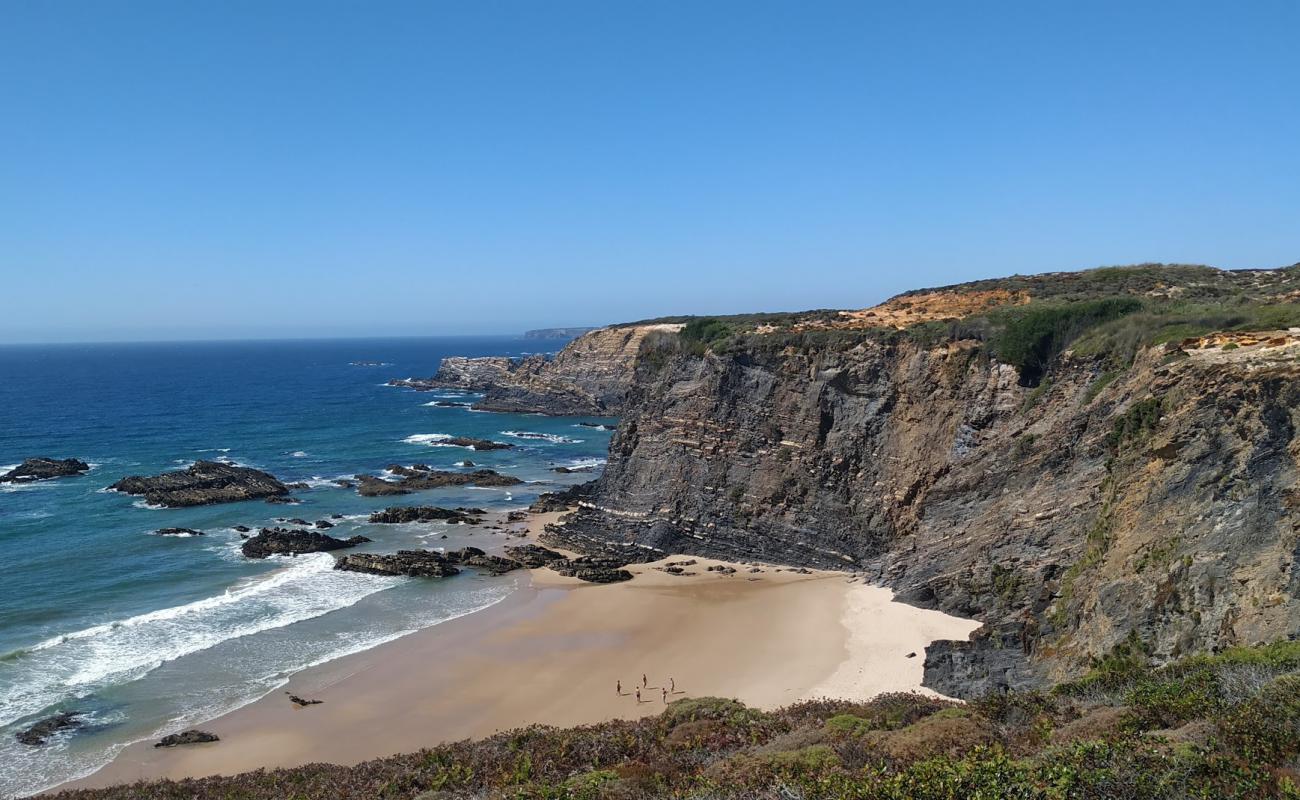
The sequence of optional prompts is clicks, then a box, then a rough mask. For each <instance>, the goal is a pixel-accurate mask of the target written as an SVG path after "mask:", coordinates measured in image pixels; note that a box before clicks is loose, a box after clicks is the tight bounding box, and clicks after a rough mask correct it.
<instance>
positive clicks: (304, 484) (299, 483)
mask: <svg viewBox="0 0 1300 800" xmlns="http://www.w3.org/2000/svg"><path fill="white" fill-rule="evenodd" d="M285 486H286V487H288V488H290V489H310V488H311V484H310V483H307V482H306V481H296V482H294V483H286V484H285Z"/></svg>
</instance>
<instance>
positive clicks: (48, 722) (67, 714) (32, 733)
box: [16, 711, 84, 747]
mask: <svg viewBox="0 0 1300 800" xmlns="http://www.w3.org/2000/svg"><path fill="white" fill-rule="evenodd" d="M82 716H83V714H82V713H81V712H80V711H60V712H59V713H57V714H53V715H51V716H48V717H46V718H45V719H42V720H40V721H38V722H36V723H35V724H33V725H31V726H29V727H27V728H24V729H23V730H21V731H19V732H18V733H17V734H16V737H17V739H18V741H19V742H21V743H22V744H25V745H30V746H32V747H39V746H40V745H43V744H45V743H46V742H48V741H49V740H50V737H52V736H54V735H55V734H56V733H58V732H60V731H66V730H72V729H74V728H79V727H81V726H82V725H83V724H84V722H83V720H82V719H81V718H82Z"/></svg>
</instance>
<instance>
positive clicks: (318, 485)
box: [303, 475, 355, 489]
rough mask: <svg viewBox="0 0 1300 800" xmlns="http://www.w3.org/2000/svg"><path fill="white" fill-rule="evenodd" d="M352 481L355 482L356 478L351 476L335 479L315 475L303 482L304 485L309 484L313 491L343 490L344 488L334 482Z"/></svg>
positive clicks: (336, 476) (336, 477) (338, 476)
mask: <svg viewBox="0 0 1300 800" xmlns="http://www.w3.org/2000/svg"><path fill="white" fill-rule="evenodd" d="M351 480H355V478H354V477H353V476H351V475H335V476H334V477H333V478H323V477H321V476H320V475H313V476H311V477H310V478H306V479H305V480H303V483H305V484H307V485H308V486H310V487H311V488H313V489H341V488H343V487H341V486H339V485H338V484H337V483H335V482H334V481H351Z"/></svg>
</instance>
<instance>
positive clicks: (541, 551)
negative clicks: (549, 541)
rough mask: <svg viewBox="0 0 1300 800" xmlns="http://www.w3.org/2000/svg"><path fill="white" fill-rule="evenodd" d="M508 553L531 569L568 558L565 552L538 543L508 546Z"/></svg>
mask: <svg viewBox="0 0 1300 800" xmlns="http://www.w3.org/2000/svg"><path fill="white" fill-rule="evenodd" d="M506 555H507V556H509V557H511V558H513V559H514V560H515V561H518V562H519V563H521V564H523V565H524V566H525V567H528V568H529V569H537V568H538V567H545V566H547V565H549V564H552V563H555V562H557V561H565V560H567V559H565V557H564V555H563V554H561V553H557V552H555V551H554V550H550V549H548V548H545V547H542V546H541V545H537V544H521V545H519V546H518V547H507V548H506Z"/></svg>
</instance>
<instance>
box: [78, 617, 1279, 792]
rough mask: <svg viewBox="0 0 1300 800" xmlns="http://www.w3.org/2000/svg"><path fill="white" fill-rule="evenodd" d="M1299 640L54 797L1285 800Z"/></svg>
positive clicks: (1127, 653)
mask: <svg viewBox="0 0 1300 800" xmlns="http://www.w3.org/2000/svg"><path fill="white" fill-rule="evenodd" d="M1298 757H1300V643H1296V642H1283V643H1279V644H1275V645H1270V646H1267V647H1256V648H1237V649H1233V650H1229V651H1226V652H1223V653H1219V654H1216V655H1205V656H1196V657H1192V658H1188V659H1184V660H1182V661H1179V662H1175V663H1173V664H1170V665H1167V666H1164V667H1160V668H1151V667H1148V666H1146V663H1145V660H1144V656H1143V652H1142V649H1141V648H1140V647H1137V646H1135V645H1129V646H1126V647H1124V648H1121V651H1117V653H1116V654H1115V655H1114V656H1112V657H1111V658H1110V659H1107V660H1104V661H1102V662H1100V663H1099V664H1098V665H1097V669H1096V670H1094V671H1093V672H1092V673H1091V674H1089V675H1087V676H1085V677H1083V678H1082V679H1080V680H1078V681H1074V682H1071V683H1068V684H1063V685H1061V686H1058V687H1056V689H1054V690H1053V691H1051V692H1046V693H1044V692H1033V691H1027V692H1011V693H1006V694H997V695H990V696H988V697H985V698H981V699H979V700H976V701H974V702H971V703H968V704H958V703H954V702H950V701H946V700H940V699H936V698H931V697H925V696H922V695H919V694H890V695H882V696H881V697H878V698H876V699H875V700H873V701H871V702H868V703H856V702H849V701H839V700H816V701H810V702H805V703H800V704H797V705H794V706H790V707H787V708H783V709H780V710H777V711H771V712H764V711H759V710H756V709H752V708H747V707H745V706H744V705H742V704H740V703H738V702H736V701H734V700H727V699H721V698H707V697H706V698H689V699H683V700H678V701H676V702H674V703H671V704H670V705H669V706H668V708H667V709H666V710H665V711H664V712H663V713H662V714H660V715H659V716H657V717H649V718H646V719H642V720H638V721H634V722H628V721H614V722H607V723H602V724H599V725H589V726H584V727H578V728H567V729H557V728H548V727H542V726H532V727H528V728H522V729H519V730H515V731H510V732H507V733H502V734H498V735H496V736H493V737H491V738H488V739H484V740H482V741H464V742H456V743H453V744H447V745H441V746H439V747H436V748H433V749H430V750H422V751H420V752H418V753H412V754H408V755H400V756H393V757H391V758H383V759H376V760H373V761H367V762H364V763H362V764H358V765H356V766H352V767H340V766H332V765H322V764H317V765H310V766H305V767H297V768H293V769H277V770H264V771H257V772H250V773H245V774H243V775H236V776H232V777H217V778H204V779H200V780H186V781H159V782H154V783H139V784H135V785H132V786H121V787H115V788H111V789H102V790H85V791H76V792H65V793H62V794H60V795H57V797H60V798H64V800H74V799H75V800H83V799H84V800H89V799H90V798H96V800H110V799H113V798H133V799H134V798H142V799H144V800H152V799H153V798H168V799H169V800H170V799H173V798H175V799H176V800H179V799H180V798H187V799H188V798H223V799H224V798H231V799H234V798H239V799H240V800H258V799H260V798H267V799H268V800H270V799H271V798H276V799H277V800H278V799H279V798H298V799H299V800H311V799H313V798H358V799H359V798H419V799H420V800H435V799H436V798H520V800H562V799H563V800H570V799H572V800H602V799H604V798H609V799H610V800H619V799H622V800H634V799H635V798H651V797H673V798H699V799H700V800H704V798H772V800H776V798H782V799H783V800H799V799H800V798H809V799H810V800H811V799H812V798H861V800H981V799H983V800H994V799H995V798H996V799H997V800H1004V799H1013V800H1014V799H1017V798H1023V799H1024V800H1076V799H1082V798H1097V800H1102V798H1107V799H1115V800H1126V799H1128V798H1132V800H1139V799H1140V800H1165V799H1168V800H1175V798H1204V799H1205V800H1211V799H1212V798H1213V799H1216V800H1217V798H1241V799H1242V800H1246V799H1247V798H1290V799H1294V800H1300V790H1297V788H1296V786H1297V776H1300V760H1298Z"/></svg>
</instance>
